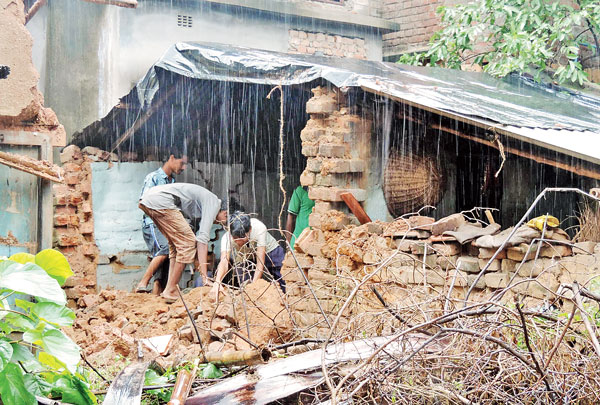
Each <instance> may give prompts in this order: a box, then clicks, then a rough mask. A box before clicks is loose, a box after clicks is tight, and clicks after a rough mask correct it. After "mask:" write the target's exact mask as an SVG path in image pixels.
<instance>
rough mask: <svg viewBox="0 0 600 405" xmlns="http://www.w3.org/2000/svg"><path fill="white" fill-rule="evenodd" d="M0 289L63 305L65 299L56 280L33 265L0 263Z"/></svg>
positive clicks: (65, 301)
mask: <svg viewBox="0 0 600 405" xmlns="http://www.w3.org/2000/svg"><path fill="white" fill-rule="evenodd" d="M0 288H8V289H11V290H14V291H17V292H20V293H23V294H29V295H34V296H39V297H42V298H46V299H49V300H51V301H53V302H56V303H57V304H62V305H65V304H66V303H67V298H66V296H65V292H64V291H63V290H62V288H60V285H59V284H58V282H57V281H56V280H54V279H53V278H52V277H50V276H49V275H48V274H47V273H46V272H45V271H44V269H42V268H41V267H40V266H38V265H37V264H35V263H25V264H20V263H17V262H13V261H10V260H5V261H2V262H0Z"/></svg>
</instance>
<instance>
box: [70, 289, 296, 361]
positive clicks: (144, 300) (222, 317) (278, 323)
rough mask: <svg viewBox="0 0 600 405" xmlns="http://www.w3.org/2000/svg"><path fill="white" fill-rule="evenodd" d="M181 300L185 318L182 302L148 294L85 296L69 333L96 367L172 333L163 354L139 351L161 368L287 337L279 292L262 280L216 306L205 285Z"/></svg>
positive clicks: (134, 353) (285, 314) (232, 293)
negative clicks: (172, 302)
mask: <svg viewBox="0 0 600 405" xmlns="http://www.w3.org/2000/svg"><path fill="white" fill-rule="evenodd" d="M183 298H184V300H185V304H186V305H187V307H188V309H189V315H188V312H187V310H186V308H185V306H184V304H183V302H182V301H181V300H179V301H177V302H176V303H174V304H171V305H168V304H165V302H164V300H163V299H162V298H160V297H158V296H155V295H151V294H136V293H128V292H124V291H110V290H105V291H102V292H101V293H100V294H86V295H84V296H82V297H81V298H79V300H78V301H77V305H78V307H79V309H78V311H77V319H76V321H75V324H74V328H73V329H72V330H69V331H68V332H69V333H70V334H71V337H72V338H73V339H74V340H75V341H76V342H77V344H79V345H80V346H81V347H82V350H83V352H84V354H85V355H86V356H87V358H88V360H89V361H90V362H92V363H95V364H96V365H99V366H107V365H110V364H112V363H113V362H114V359H115V356H117V355H120V356H122V357H124V358H129V359H130V360H131V359H135V358H137V341H142V340H143V339H149V338H153V337H157V336H165V335H173V339H163V340H165V343H166V344H165V346H166V349H165V351H166V352H167V353H166V355H164V356H161V355H160V353H159V352H160V351H161V350H151V349H149V348H146V349H144V350H145V356H147V358H149V359H154V358H156V361H157V362H158V363H159V364H160V365H161V366H162V367H163V368H165V369H168V368H169V367H172V366H173V365H177V364H179V363H180V362H182V361H191V360H193V359H194V358H201V357H202V351H204V352H205V353H208V352H228V351H234V350H237V351H243V350H249V349H254V348H256V347H257V348H262V347H265V346H267V345H272V344H277V343H282V342H285V341H288V340H289V338H290V336H291V333H292V325H291V320H290V317H289V314H288V312H287V311H286V309H285V305H284V302H283V301H282V298H281V296H280V292H279V291H278V289H277V287H275V286H274V285H272V284H269V283H267V282H266V281H263V280H259V281H257V282H255V283H252V284H249V285H247V286H246V288H245V289H244V290H243V292H242V291H230V293H229V294H227V295H225V296H223V295H222V296H221V298H220V300H219V302H218V304H215V301H214V296H213V295H211V294H210V288H209V287H198V288H195V289H192V290H191V291H189V292H188V293H184V294H183ZM190 316H191V317H192V318H193V319H194V324H192V321H191V320H190ZM196 330H197V333H198V334H196ZM198 335H199V337H200V341H201V344H198V343H199V341H198ZM142 343H143V342H142ZM145 346H148V345H145ZM169 348H170V350H168V349H169Z"/></svg>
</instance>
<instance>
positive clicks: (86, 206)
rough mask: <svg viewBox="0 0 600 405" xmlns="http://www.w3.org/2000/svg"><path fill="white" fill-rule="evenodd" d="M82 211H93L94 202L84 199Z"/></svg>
mask: <svg viewBox="0 0 600 405" xmlns="http://www.w3.org/2000/svg"><path fill="white" fill-rule="evenodd" d="M81 211H82V212H84V213H86V214H88V213H90V212H92V203H91V202H90V201H84V202H83V204H81Z"/></svg>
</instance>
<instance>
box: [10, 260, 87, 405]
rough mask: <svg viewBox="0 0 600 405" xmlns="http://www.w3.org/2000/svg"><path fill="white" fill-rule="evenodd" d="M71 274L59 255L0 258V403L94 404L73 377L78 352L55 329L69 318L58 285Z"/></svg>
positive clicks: (81, 379) (71, 314) (77, 375)
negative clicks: (55, 400) (57, 400)
mask: <svg viewBox="0 0 600 405" xmlns="http://www.w3.org/2000/svg"><path fill="white" fill-rule="evenodd" d="M72 275H73V272H72V271H71V267H70V266H69V263H68V261H67V259H66V258H65V257H64V256H63V254H62V253H60V252H58V251H56V250H53V249H46V250H43V251H41V252H40V253H38V254H37V255H35V256H34V255H31V254H28V253H17V254H15V255H13V256H11V257H10V258H8V259H6V258H4V259H3V258H0V399H1V400H2V403H3V404H6V405H12V404H18V405H28V404H37V403H38V401H37V400H36V398H35V396H36V395H38V396H42V397H44V396H52V397H55V398H60V399H61V401H62V402H64V403H71V404H78V405H80V404H81V405H87V404H95V403H96V398H95V396H94V394H92V392H91V391H90V389H89V387H88V384H87V383H86V381H85V378H84V377H83V376H82V375H81V374H80V373H78V369H77V365H78V363H79V358H80V357H79V356H80V354H79V347H78V346H77V345H76V344H75V343H74V342H73V341H72V340H71V339H70V338H69V337H68V336H67V335H65V333H64V332H63V331H62V330H61V327H64V326H71V325H72V324H73V321H74V320H75V313H74V312H73V311H72V310H71V309H69V308H67V307H66V306H65V305H66V302H67V300H66V296H65V292H64V291H63V290H62V288H61V286H62V285H63V284H64V283H65V281H66V280H67V278H69V277H70V276H72Z"/></svg>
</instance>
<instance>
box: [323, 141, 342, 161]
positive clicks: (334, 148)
mask: <svg viewBox="0 0 600 405" xmlns="http://www.w3.org/2000/svg"><path fill="white" fill-rule="evenodd" d="M345 154H346V145H343V144H335V143H321V144H320V145H319V155H321V156H324V157H335V158H342V157H344V155H345Z"/></svg>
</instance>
